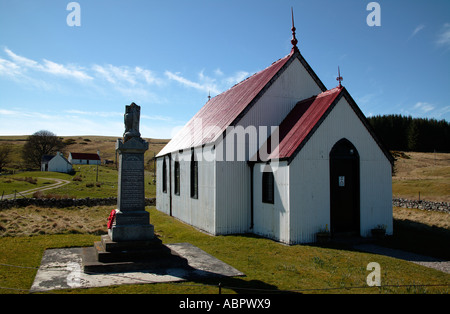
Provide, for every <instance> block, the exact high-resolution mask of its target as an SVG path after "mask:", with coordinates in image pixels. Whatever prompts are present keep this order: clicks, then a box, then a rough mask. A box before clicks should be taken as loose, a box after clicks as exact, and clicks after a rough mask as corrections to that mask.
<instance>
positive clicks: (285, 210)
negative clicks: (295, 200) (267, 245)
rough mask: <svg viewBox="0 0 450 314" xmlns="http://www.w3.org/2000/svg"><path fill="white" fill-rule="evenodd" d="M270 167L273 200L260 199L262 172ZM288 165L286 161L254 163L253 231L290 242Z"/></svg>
mask: <svg viewBox="0 0 450 314" xmlns="http://www.w3.org/2000/svg"><path fill="white" fill-rule="evenodd" d="M266 167H270V168H271V169H272V171H273V175H274V181H275V184H274V189H275V190H274V202H273V204H269V203H264V202H263V201H262V174H263V171H264V169H266ZM289 180H290V177H289V166H288V165H287V162H286V161H282V162H280V163H279V164H278V165H276V164H275V163H272V164H269V165H266V164H265V163H258V164H255V166H254V170H253V182H254V186H253V193H254V194H253V195H254V199H253V222H254V226H253V230H252V231H253V232H254V233H256V234H258V235H261V236H264V237H268V238H271V239H274V240H277V241H280V242H283V243H289V242H290V234H289V220H290V218H289V217H290V211H289Z"/></svg>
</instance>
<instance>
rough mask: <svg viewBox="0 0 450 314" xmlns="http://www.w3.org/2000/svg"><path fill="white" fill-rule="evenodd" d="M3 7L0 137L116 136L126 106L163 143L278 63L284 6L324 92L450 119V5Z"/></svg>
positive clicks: (59, 1) (283, 49)
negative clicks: (74, 20) (339, 89)
mask: <svg viewBox="0 0 450 314" xmlns="http://www.w3.org/2000/svg"><path fill="white" fill-rule="evenodd" d="M70 2H71V1H68V0H29V1H24V0H0V135H23V134H32V133H34V132H36V131H39V130H42V129H46V130H49V131H52V132H54V133H56V134H57V135H60V136H67V135H109V136H122V133H123V130H124V126H123V113H124V111H125V105H128V104H130V103H131V102H135V103H137V104H138V105H140V106H141V133H142V136H143V137H152V138H170V137H171V136H172V135H173V133H174V132H175V131H176V130H177V129H179V127H181V126H182V125H184V124H185V123H186V122H187V121H188V120H189V119H190V118H191V117H192V116H193V115H194V114H195V113H196V112H197V111H198V110H199V109H200V108H201V107H202V106H203V105H204V104H205V102H206V101H207V97H208V94H209V93H211V96H215V95H217V94H218V93H220V92H223V91H225V90H227V89H228V88H230V87H231V86H233V85H234V84H235V83H237V82H239V81H241V80H242V79H244V78H246V77H248V76H250V75H252V74H254V73H255V72H257V71H259V70H262V69H264V68H266V67H267V66H269V65H270V64H271V63H272V62H274V61H276V60H278V59H279V58H282V57H284V56H285V55H287V54H288V53H289V52H290V49H291V43H290V39H291V30H290V28H291V15H290V14H291V11H290V10H291V7H293V8H294V15H295V26H296V28H297V38H298V40H299V44H298V46H299V49H300V52H301V53H302V55H303V56H304V57H305V59H306V60H307V62H308V63H309V64H310V66H311V67H312V68H313V70H314V71H315V72H316V74H317V75H318V76H319V77H320V79H321V80H322V81H323V83H324V84H325V86H326V87H327V88H333V87H335V86H336V85H337V82H336V76H337V67H338V66H340V69H341V75H342V76H343V78H344V81H343V85H344V86H345V87H346V88H347V89H348V91H349V92H350V94H351V95H352V96H353V98H354V99H355V100H356V102H357V104H358V105H359V106H360V108H361V109H362V111H363V112H364V114H366V115H367V116H371V115H378V114H381V115H383V114H402V115H411V116H413V117H427V118H435V119H438V120H442V119H445V120H447V121H450V74H449V73H450V1H448V0H432V1H424V0H420V1H419V0H395V1H377V3H378V4H379V5H380V9H381V11H380V12H381V14H380V21H381V26H373V27H370V26H368V24H367V21H366V19H367V16H368V15H369V14H370V13H371V11H368V10H367V5H368V4H369V3H370V1H366V0H341V1H335V0H302V1H300V0H290V1H289V0H239V1H236V0H190V1H186V0H165V1H153V0H129V1H124V0H120V1H119V0H79V1H76V2H77V3H78V4H79V6H80V15H79V16H80V23H81V25H80V26H69V25H68V24H67V16H68V15H69V14H70V13H71V12H72V11H70V10H67V5H68V4H69V3H70Z"/></svg>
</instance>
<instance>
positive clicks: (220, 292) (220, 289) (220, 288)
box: [219, 282, 222, 294]
mask: <svg viewBox="0 0 450 314" xmlns="http://www.w3.org/2000/svg"><path fill="white" fill-rule="evenodd" d="M219 294H222V283H221V282H219Z"/></svg>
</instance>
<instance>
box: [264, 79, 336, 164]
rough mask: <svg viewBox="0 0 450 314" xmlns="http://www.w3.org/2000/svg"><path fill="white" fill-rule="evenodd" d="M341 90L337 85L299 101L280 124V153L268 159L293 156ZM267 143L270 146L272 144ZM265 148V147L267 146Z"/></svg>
mask: <svg viewBox="0 0 450 314" xmlns="http://www.w3.org/2000/svg"><path fill="white" fill-rule="evenodd" d="M341 91H342V88H339V87H336V88H333V89H330V90H328V91H326V92H323V93H321V94H319V95H317V96H313V97H311V98H308V99H305V100H302V101H300V102H298V103H297V104H296V105H295V107H294V108H293V109H292V110H291V112H290V113H289V114H288V115H287V116H286V118H285V119H284V120H283V122H282V123H281V124H280V127H279V145H278V154H277V152H276V151H274V152H273V153H271V154H270V155H269V158H268V159H283V158H289V157H291V156H292V154H293V153H294V152H295V151H296V150H297V148H298V147H299V146H300V145H301V144H302V143H303V141H304V140H305V139H306V138H307V137H308V135H309V134H310V132H311V131H312V130H313V128H314V127H315V126H316V125H317V123H318V122H319V121H320V119H321V118H322V116H323V115H324V114H325V112H326V111H327V110H328V108H330V106H331V105H332V104H333V103H334V101H335V99H336V98H337V97H338V95H339V94H340V92H341ZM269 143H270V141H269ZM267 145H268V146H269V147H270V144H267ZM263 148H264V149H265V146H263Z"/></svg>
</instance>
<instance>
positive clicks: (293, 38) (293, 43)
mask: <svg viewBox="0 0 450 314" xmlns="http://www.w3.org/2000/svg"><path fill="white" fill-rule="evenodd" d="M291 16H292V28H291V30H292V39H291V44H292V49H294V50H297V49H298V47H297V43H298V40H297V38H296V37H295V29H296V28H295V26H294V9H293V8H292V7H291Z"/></svg>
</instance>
